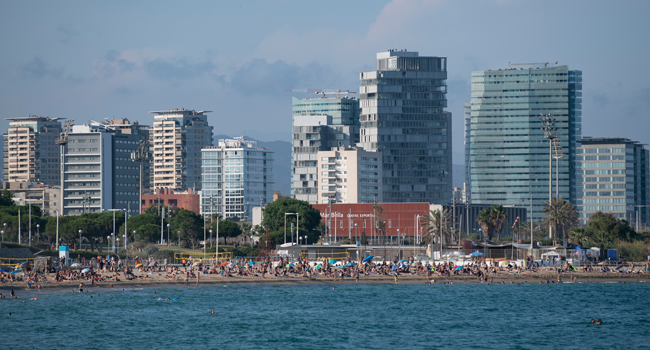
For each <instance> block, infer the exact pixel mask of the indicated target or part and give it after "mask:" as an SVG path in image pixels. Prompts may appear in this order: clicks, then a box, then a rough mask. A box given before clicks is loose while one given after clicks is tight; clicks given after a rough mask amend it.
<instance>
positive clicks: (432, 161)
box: [358, 50, 452, 204]
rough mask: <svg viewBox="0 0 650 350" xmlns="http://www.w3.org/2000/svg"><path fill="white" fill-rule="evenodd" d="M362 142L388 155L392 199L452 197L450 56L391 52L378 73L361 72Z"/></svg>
mask: <svg viewBox="0 0 650 350" xmlns="http://www.w3.org/2000/svg"><path fill="white" fill-rule="evenodd" d="M360 78H361V82H360V84H361V86H360V88H359V89H360V90H359V93H360V94H361V95H360V106H361V114H360V121H361V135H360V143H359V144H358V145H359V146H361V147H362V148H363V149H364V150H366V151H376V152H381V153H382V157H383V186H382V189H383V195H382V199H383V201H384V202H386V203H403V202H429V203H438V204H441V203H448V202H449V200H450V199H451V188H452V182H451V169H452V168H451V113H449V112H447V111H446V110H445V108H446V107H447V97H446V94H447V83H446V81H447V59H446V58H445V57H420V56H419V55H418V53H417V52H408V51H406V50H401V51H397V50H389V51H386V52H380V53H378V54H377V68H376V70H375V71H371V72H363V73H361V74H360Z"/></svg>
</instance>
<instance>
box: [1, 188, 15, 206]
mask: <svg viewBox="0 0 650 350" xmlns="http://www.w3.org/2000/svg"><path fill="white" fill-rule="evenodd" d="M14 205H16V204H15V203H14V200H13V194H11V192H9V190H3V191H2V192H0V207H13V206H14Z"/></svg>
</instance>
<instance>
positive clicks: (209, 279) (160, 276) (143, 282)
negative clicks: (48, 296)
mask: <svg viewBox="0 0 650 350" xmlns="http://www.w3.org/2000/svg"><path fill="white" fill-rule="evenodd" d="M113 275H114V273H106V274H105V275H104V276H105V277H108V279H110V278H111V277H112V276H113ZM47 276H48V283H42V284H41V290H42V291H46V290H51V291H58V290H74V291H75V292H76V291H78V288H79V283H83V284H84V289H87V290H101V289H110V288H111V285H112V287H113V289H122V288H144V287H166V286H176V287H179V286H184V285H187V286H188V287H193V286H196V285H197V283H196V278H194V279H190V281H189V282H188V283H187V284H186V283H185V282H184V279H183V278H182V276H181V278H180V279H173V280H171V279H168V278H167V277H166V276H167V275H165V274H164V273H147V274H145V273H136V276H139V278H137V279H133V280H130V281H129V280H124V278H123V276H119V277H118V278H119V279H120V281H111V280H108V279H107V281H105V282H97V285H98V286H93V285H92V284H91V282H90V281H86V280H76V281H64V282H60V283H56V282H53V281H51V278H52V277H53V276H54V275H53V274H49V275H47ZM571 276H576V277H577V283H611V282H620V283H628V282H629V283H632V282H637V283H638V282H644V283H645V282H650V275H647V274H622V273H600V272H589V273H585V272H576V273H570V274H565V275H563V277H562V281H563V282H569V281H571ZM490 278H491V279H492V283H502V282H503V283H506V284H510V283H511V282H512V283H515V284H516V283H535V284H539V283H540V282H542V283H546V281H547V280H548V282H549V283H557V282H556V281H557V274H555V273H553V272H537V273H530V274H506V273H501V274H497V275H490ZM432 279H434V280H435V283H436V284H448V283H449V282H452V283H454V284H458V283H460V284H475V283H481V282H479V281H477V278H476V276H470V275H458V276H450V277H441V276H433V277H432ZM429 281H430V279H428V278H427V277H426V276H425V275H409V274H402V275H400V276H399V281H398V283H412V284H428V283H429ZM323 283H325V284H348V283H357V282H356V279H355V278H350V277H348V278H344V279H343V280H341V279H340V278H339V279H337V280H334V279H333V278H331V277H325V276H316V277H315V278H306V277H302V276H284V277H274V276H269V275H266V277H265V278H262V277H259V276H233V277H223V276H221V275H219V274H212V275H211V274H208V275H201V278H200V280H199V285H211V284H216V285H220V284H250V285H261V284H266V285H274V284H275V285H309V284H323ZM358 283H366V284H369V283H371V284H394V283H395V280H394V277H393V276H392V275H389V276H382V275H368V276H365V275H361V276H360V278H359V282H358ZM26 288H27V283H26V282H13V283H11V282H8V283H4V284H2V285H0V290H11V289H14V290H25V289H26ZM32 290H34V284H32Z"/></svg>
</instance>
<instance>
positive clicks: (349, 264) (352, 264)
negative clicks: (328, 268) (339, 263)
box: [345, 262, 356, 267]
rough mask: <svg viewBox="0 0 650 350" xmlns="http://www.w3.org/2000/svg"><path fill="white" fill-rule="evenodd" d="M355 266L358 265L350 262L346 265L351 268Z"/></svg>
mask: <svg viewBox="0 0 650 350" xmlns="http://www.w3.org/2000/svg"><path fill="white" fill-rule="evenodd" d="M354 265H356V264H355V263H353V262H349V263H347V264H345V266H346V267H351V266H354Z"/></svg>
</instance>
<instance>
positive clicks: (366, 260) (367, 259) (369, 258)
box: [362, 255, 374, 264]
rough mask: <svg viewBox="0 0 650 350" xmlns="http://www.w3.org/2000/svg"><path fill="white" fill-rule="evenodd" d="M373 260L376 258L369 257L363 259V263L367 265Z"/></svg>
mask: <svg viewBox="0 0 650 350" xmlns="http://www.w3.org/2000/svg"><path fill="white" fill-rule="evenodd" d="M372 258H374V256H373V255H368V256H367V257H365V258H363V261H362V262H363V263H364V264H365V263H367V262H368V261H370V260H372Z"/></svg>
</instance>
